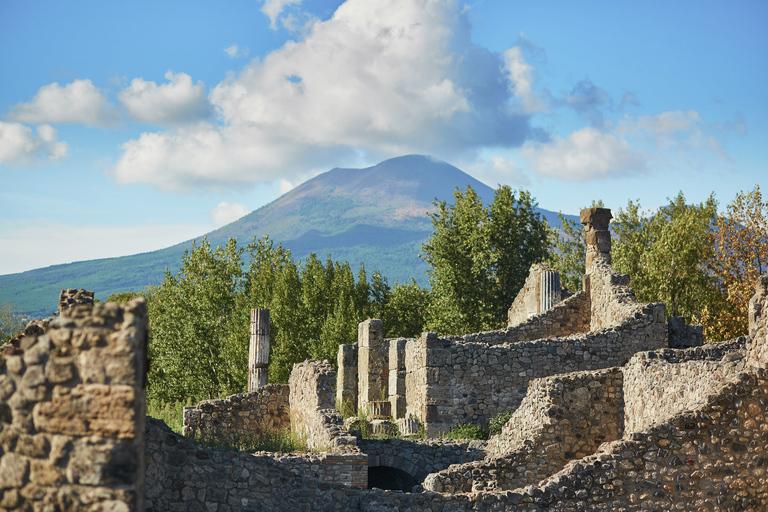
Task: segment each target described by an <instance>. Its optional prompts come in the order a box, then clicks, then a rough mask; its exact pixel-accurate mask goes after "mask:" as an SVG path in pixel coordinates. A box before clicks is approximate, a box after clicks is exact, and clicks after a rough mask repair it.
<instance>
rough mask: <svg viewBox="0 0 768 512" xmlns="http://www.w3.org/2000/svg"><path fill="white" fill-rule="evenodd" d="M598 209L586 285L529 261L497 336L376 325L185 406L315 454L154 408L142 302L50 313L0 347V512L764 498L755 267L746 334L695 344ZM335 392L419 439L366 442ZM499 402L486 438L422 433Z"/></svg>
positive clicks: (480, 414) (666, 504)
mask: <svg viewBox="0 0 768 512" xmlns="http://www.w3.org/2000/svg"><path fill="white" fill-rule="evenodd" d="M609 220H610V211H608V210H605V209H588V210H584V211H583V212H582V222H583V223H584V224H585V225H586V226H587V228H588V229H589V231H588V238H587V240H588V243H589V251H588V255H587V272H586V275H585V276H584V287H583V288H584V289H583V291H581V292H578V293H576V294H573V295H570V296H569V294H567V293H563V290H561V289H560V288H559V284H558V282H557V279H556V278H555V277H554V276H553V275H552V274H551V273H550V269H547V268H545V267H534V268H533V269H532V271H531V275H530V277H529V280H528V282H527V283H526V286H525V287H524V288H523V290H522V291H521V293H520V294H519V295H518V297H517V298H516V299H515V301H514V302H513V304H512V307H511V308H510V325H509V326H508V327H506V328H504V329H501V330H499V331H493V332H485V333H476V334H471V335H466V336H450V337H438V336H436V335H434V334H431V333H425V334H423V335H422V336H421V337H420V338H418V339H394V340H387V339H384V338H383V337H382V336H381V332H382V326H381V323H380V322H378V321H375V320H368V321H366V322H363V323H362V324H361V325H360V330H359V337H358V343H357V344H356V345H348V346H343V347H341V348H340V350H339V370H338V373H337V372H335V371H334V370H333V369H332V367H331V365H330V364H329V363H328V362H327V361H324V362H320V361H305V362H303V363H301V364H297V365H295V367H294V369H293V372H292V374H291V377H290V382H289V384H287V385H280V384H269V385H256V386H254V389H253V390H252V391H249V392H248V393H244V394H239V395H233V396H230V397H226V398H222V399H219V400H209V401H205V402H201V403H200V404H198V405H197V406H196V407H192V408H189V409H188V410H186V411H185V419H184V422H185V425H184V432H185V434H187V435H188V436H194V435H200V434H204V433H212V432H217V433H219V434H221V435H226V434H227V433H234V432H238V433H241V432H247V430H248V429H257V428H261V427H260V426H262V425H265V424H271V425H273V426H278V427H279V426H287V425H291V428H293V429H294V430H296V431H297V432H300V433H301V434H302V435H304V436H305V438H306V440H307V444H308V446H309V448H310V449H312V450H313V451H311V452H309V453H294V454H271V453H263V452H262V453H256V454H247V453H239V452H232V451H222V450H213V449H208V448H205V447H203V446H201V445H198V444H197V443H195V442H194V441H193V440H192V439H191V438H190V437H185V436H181V435H178V434H175V433H173V432H171V430H170V429H168V427H167V426H165V425H164V424H163V423H162V422H159V421H158V420H153V419H146V422H145V417H144V393H143V387H142V385H143V377H144V368H145V360H144V355H145V353H146V325H147V319H146V313H145V308H144V305H143V303H142V301H141V300H135V301H132V302H129V303H126V304H123V305H115V304H95V305H88V304H82V305H76V306H74V307H72V308H68V309H63V310H62V314H61V317H60V318H56V319H53V320H51V321H50V322H49V323H48V324H47V325H46V326H44V327H41V329H40V331H41V332H38V331H35V332H30V333H27V335H26V336H24V337H22V338H20V339H18V340H16V343H15V344H14V345H7V346H6V347H4V348H3V349H2V355H0V509H2V510H89V511H90V510H104V511H106V510H110V511H130V510H156V511H161V510H162V511H165V510H183V511H203V510H210V511H216V512H225V511H235V510H237V511H256V510H259V511H260V510H265V511H266V510H284V511H295V510H300V511H314V510H339V511H346V510H370V511H384V510H401V511H403V510H408V511H425V512H426V511H432V512H435V511H445V512H448V511H469V510H475V511H481V510H489V511H491V510H493V511H495V510H526V511H533V510H544V509H547V510H555V511H571V510H573V511H577V510H597V511H609V510H611V511H613V510H713V511H714V510H765V509H766V508H768V481H767V477H766V467H768V455H766V453H765V447H766V444H768V443H766V439H767V438H768V421H766V413H768V314H767V313H766V311H768V276H764V277H762V278H761V279H760V280H758V282H757V283H756V288H755V295H754V297H753V298H752V300H751V301H750V307H749V325H750V331H749V336H748V337H746V338H740V339H736V340H729V341H726V342H722V343H716V344H707V345H704V346H698V345H701V343H700V342H701V330H700V327H696V326H685V325H684V324H681V323H680V322H679V321H678V320H674V319H673V320H671V321H669V322H668V321H667V319H666V318H665V311H664V305H663V304H639V303H637V302H636V301H635V298H634V294H633V292H632V290H631V288H629V278H628V276H623V275H619V274H617V273H616V272H614V271H613V269H612V268H611V266H610V235H609V232H608V221H609ZM558 293H559V295H560V296H559V297H558ZM258 316H259V315H255V316H254V317H253V318H252V320H256V319H257V317H258ZM252 332H253V333H254V336H267V335H268V330H265V329H259V328H254V329H253V330H252ZM260 342H263V340H261V341H260ZM687 346H691V348H686V349H682V348H675V347H687ZM259 350H261V351H263V350H264V349H263V348H261V349H258V350H257V349H254V351H259ZM257 359H258V358H257ZM259 361H262V362H260V363H259V364H262V365H264V363H263V359H259ZM254 368H259V369H260V370H259V371H254V373H253V374H254V376H255V377H254V381H257V382H258V381H259V379H261V378H262V377H261V375H262V374H264V373H266V369H265V367H264V366H258V367H254ZM339 401H341V402H344V403H347V404H352V405H353V406H355V407H357V408H358V409H362V410H363V411H371V410H376V411H380V412H381V411H385V410H386V409H389V414H390V415H391V416H392V417H393V419H394V420H399V424H400V426H401V427H402V428H403V430H404V431H407V430H408V429H410V428H412V424H413V421H414V420H418V422H419V423H420V424H421V425H423V426H424V427H425V428H426V431H427V433H428V434H429V435H430V436H432V437H431V438H428V439H424V440H416V439H409V438H395V439H361V438H360V436H359V435H358V434H357V433H356V432H355V431H354V430H350V429H349V428H347V426H345V425H344V421H343V419H342V416H341V414H340V412H339V411H338V410H337V409H336V403H338V402H339ZM383 403H386V404H387V405H386V406H384V405H382V404H383ZM500 411H510V412H513V414H512V417H511V418H510V420H509V421H508V422H507V424H506V425H505V426H504V429H503V431H502V433H501V434H500V435H498V436H494V437H493V438H491V439H490V440H489V441H487V442H483V441H471V442H470V441H451V440H446V439H441V438H439V437H434V436H437V435H438V434H440V433H442V432H445V431H446V430H447V429H449V428H450V427H451V426H453V425H456V424H457V423H463V422H473V423H476V424H481V425H484V424H486V423H487V422H488V421H489V419H490V418H492V417H493V416H495V415H496V414H497V413H498V412H500ZM368 487H379V488H373V489H371V488H368ZM382 488H390V489H394V488H399V489H402V490H407V491H410V492H400V491H394V490H384V489H382Z"/></svg>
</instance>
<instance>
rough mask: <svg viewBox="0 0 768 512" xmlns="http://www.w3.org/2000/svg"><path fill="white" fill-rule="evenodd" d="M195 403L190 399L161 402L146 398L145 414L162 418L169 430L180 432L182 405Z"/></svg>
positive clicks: (186, 405) (182, 421)
mask: <svg viewBox="0 0 768 512" xmlns="http://www.w3.org/2000/svg"><path fill="white" fill-rule="evenodd" d="M191 405H195V404H194V403H192V401H191V400H190V401H188V402H174V403H163V402H160V401H159V400H154V399H148V400H147V416H150V417H152V418H156V419H158V420H163V421H164V422H165V424H166V425H168V426H169V427H171V430H173V431H174V432H176V433H177V434H181V427H182V426H183V424H184V416H183V414H184V407H188V406H191Z"/></svg>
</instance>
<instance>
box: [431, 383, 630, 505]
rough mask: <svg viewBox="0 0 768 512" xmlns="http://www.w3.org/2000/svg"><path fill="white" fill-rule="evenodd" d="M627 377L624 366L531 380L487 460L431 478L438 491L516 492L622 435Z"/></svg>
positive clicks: (497, 437)
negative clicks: (625, 376) (624, 378)
mask: <svg viewBox="0 0 768 512" xmlns="http://www.w3.org/2000/svg"><path fill="white" fill-rule="evenodd" d="M622 380H623V376H622V373H621V370H620V369H619V368H611V369H607V370H598V371H594V372H577V373H570V374H567V375H558V376H553V377H547V378H544V379H536V380H534V381H532V382H531V383H530V385H529V387H528V394H527V396H526V397H525V400H524V401H523V403H522V404H521V405H520V407H519V408H518V409H517V411H515V414H514V415H512V417H511V418H510V419H509V421H508V422H507V424H506V425H504V428H503V430H502V433H501V434H499V435H497V436H494V437H493V438H492V439H491V440H490V441H489V442H488V445H487V448H486V450H487V451H488V459H486V460H483V461H478V462H472V463H468V464H460V465H455V466H451V467H450V468H449V469H446V470H443V471H440V472H438V473H435V474H433V475H430V476H429V477H428V478H427V480H426V481H425V482H424V488H425V489H428V490H432V491H437V492H450V493H453V492H478V491H479V490H511V489H517V488H519V487H525V486H526V485H531V484H537V483H538V482H540V481H541V480H543V479H544V478H546V477H548V476H550V475H552V474H553V473H556V472H557V471H559V470H561V469H562V468H563V466H565V464H566V463H567V462H568V461H570V460H573V459H580V458H582V457H585V456H587V455H589V454H592V453H594V452H595V450H596V449H597V448H598V447H599V446H600V445H601V444H602V443H604V442H606V441H614V440H616V439H619V438H620V437H621V436H622V434H623V421H622V419H623V414H622V411H623V400H622Z"/></svg>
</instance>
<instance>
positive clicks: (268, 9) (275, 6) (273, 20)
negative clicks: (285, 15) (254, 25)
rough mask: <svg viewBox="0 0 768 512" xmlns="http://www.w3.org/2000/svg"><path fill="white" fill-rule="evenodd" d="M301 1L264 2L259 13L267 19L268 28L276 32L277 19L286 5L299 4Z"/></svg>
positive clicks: (266, 0)
mask: <svg viewBox="0 0 768 512" xmlns="http://www.w3.org/2000/svg"><path fill="white" fill-rule="evenodd" d="M300 3H301V0H264V5H263V6H262V7H261V12H263V13H264V14H266V15H267V16H268V17H269V27H270V28H271V29H272V30H277V19H278V18H279V16H280V14H281V13H282V12H283V11H284V10H285V8H286V7H287V6H288V5H291V4H300Z"/></svg>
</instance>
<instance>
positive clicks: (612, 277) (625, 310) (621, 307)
mask: <svg viewBox="0 0 768 512" xmlns="http://www.w3.org/2000/svg"><path fill="white" fill-rule="evenodd" d="M629 281H630V279H629V275H628V274H619V273H618V272H616V271H615V270H613V268H611V266H610V265H609V264H607V263H605V262H604V261H603V260H596V261H595V262H594V264H593V265H592V268H591V269H590V271H589V273H587V274H586V275H585V276H584V289H585V290H587V291H588V293H589V297H590V307H591V315H590V316H591V322H590V331H596V330H598V329H603V328H605V327H609V326H613V325H619V324H621V323H622V322H624V321H626V320H627V319H631V318H632V317H633V316H634V315H635V314H636V313H638V312H640V310H641V309H642V308H643V306H644V305H643V304H640V303H638V302H637V301H636V300H635V292H634V290H632V288H630V287H629ZM665 323H666V319H665ZM665 327H666V326H665ZM667 336H668V333H664V341H665V342H666V341H667ZM665 345H666V343H665Z"/></svg>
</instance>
